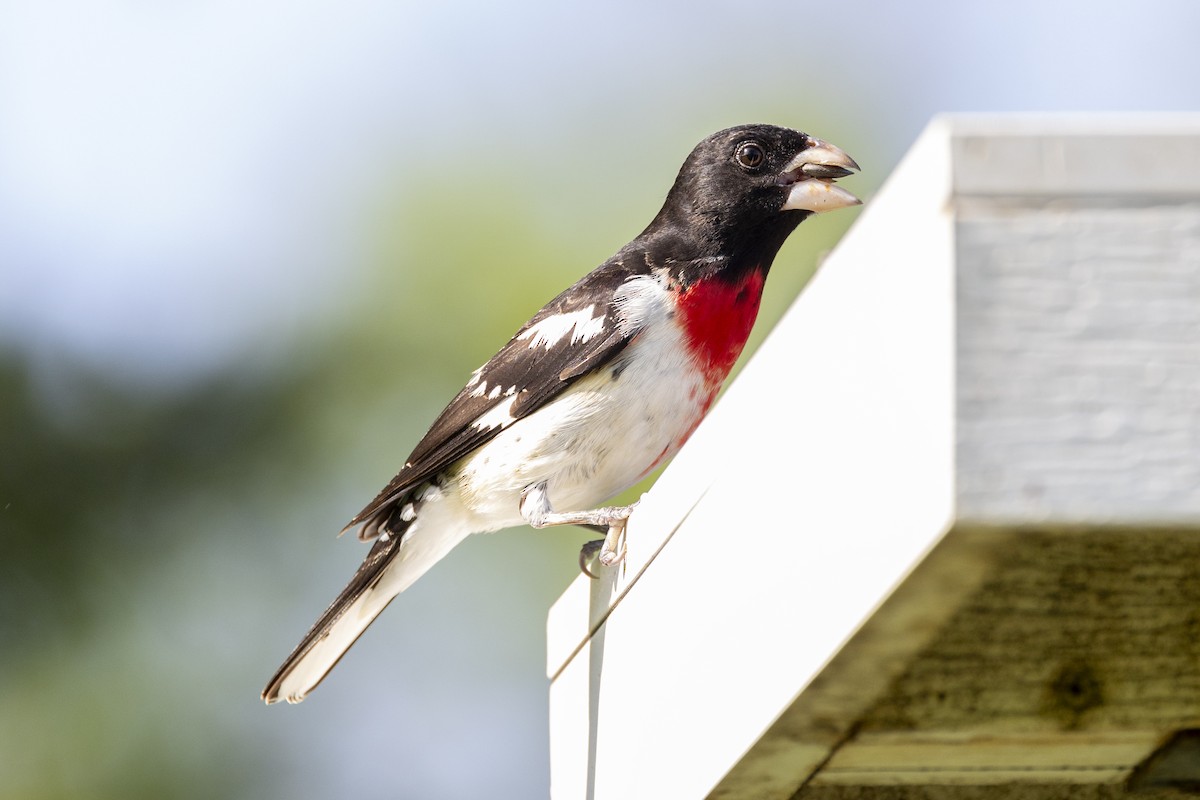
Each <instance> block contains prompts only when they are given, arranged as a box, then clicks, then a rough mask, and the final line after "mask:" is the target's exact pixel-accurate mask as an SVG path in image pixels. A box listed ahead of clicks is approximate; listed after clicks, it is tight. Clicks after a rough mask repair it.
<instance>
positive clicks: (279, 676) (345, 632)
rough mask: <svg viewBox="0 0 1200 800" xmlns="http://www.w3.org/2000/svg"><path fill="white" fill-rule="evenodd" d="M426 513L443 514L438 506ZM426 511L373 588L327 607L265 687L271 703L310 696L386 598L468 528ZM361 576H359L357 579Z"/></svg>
mask: <svg viewBox="0 0 1200 800" xmlns="http://www.w3.org/2000/svg"><path fill="white" fill-rule="evenodd" d="M438 505H442V504H440V503H439V504H438ZM435 508H436V506H434V507H429V506H427V507H426V509H425V511H426V512H429V511H434V509H435ZM438 510H443V509H438ZM446 510H448V509H446ZM428 516H431V517H442V515H441V514H438V513H436V512H435V513H433V514H429V515H428ZM425 517H426V515H425V514H422V519H419V520H417V521H415V522H414V523H413V525H412V526H411V527H410V528H409V529H408V530H407V531H406V532H405V534H404V536H403V538H402V540H401V542H400V545H399V550H398V552H396V553H394V554H393V555H391V556H390V557H389V558H387V559H386V560H383V561H381V562H380V567H381V570H380V573H379V574H378V576H372V580H371V583H370V588H367V589H366V590H365V591H363V592H362V593H361V594H359V595H358V596H357V597H352V598H351V597H348V598H346V605H345V606H344V607H337V602H336V601H335V605H334V607H331V608H330V609H329V611H327V612H326V617H327V618H328V619H329V621H328V622H327V623H326V624H325V627H324V629H323V630H314V631H312V632H310V634H309V636H307V637H305V639H306V640H308V641H311V644H308V645H307V646H305V644H304V643H302V644H301V646H300V647H299V648H297V649H296V651H295V652H294V653H292V655H291V656H289V658H288V660H287V661H285V662H284V664H283V666H282V667H280V668H279V671H278V672H277V673H276V674H275V677H274V678H272V679H271V682H270V683H269V684H267V688H266V689H265V690H264V691H263V699H264V700H266V701H267V702H268V703H274V702H276V701H278V700H286V701H287V702H289V703H299V702H300V701H301V700H303V699H304V698H305V697H306V696H308V693H309V692H311V691H312V690H313V689H314V688H315V687H316V685H317V684H319V683H320V682H321V680H322V679H323V678H324V677H325V676H326V675H327V674H329V671H330V670H331V669H333V668H334V666H335V665H336V664H337V662H338V661H339V660H340V659H341V657H342V656H343V655H345V653H346V651H347V650H349V649H350V646H351V645H353V644H354V643H355V642H356V641H357V640H358V637H359V636H361V635H362V634H363V631H365V630H366V629H367V626H369V625H370V624H371V623H372V622H373V621H374V620H375V618H376V617H378V616H379V615H380V613H382V611H383V610H384V609H385V608H387V605H388V603H390V602H392V600H393V599H395V597H396V595H398V594H400V593H401V592H403V591H404V590H405V589H407V588H408V587H409V586H411V585H412V584H413V583H414V582H415V581H416V580H417V579H418V578H420V577H421V576H422V575H424V574H425V573H426V571H428V570H429V568H430V567H432V566H433V565H434V564H436V563H437V562H438V561H441V560H442V558H444V557H445V555H446V554H447V553H449V552H450V551H451V550H452V549H453V548H454V546H455V545H457V544H458V543H459V542H461V541H462V540H463V539H465V538H466V537H467V536H468V534H469V531H467V530H464V527H463V526H462V525H457V524H452V521H451V520H447V519H446V518H444V517H442V518H441V519H437V520H436V521H434V520H428V519H426V518H425ZM422 523H425V524H422ZM430 523H432V524H430ZM439 523H440V524H439ZM446 523H451V524H446ZM377 547H378V545H377ZM373 552H374V551H373ZM371 558H372V556H368V557H367V561H364V568H366V565H367V564H368V563H369V562H370V561H371ZM362 569H363V568H360V573H361V572H362ZM358 578H359V576H356V580H357V579H358ZM352 585H353V584H352ZM318 624H320V623H318Z"/></svg>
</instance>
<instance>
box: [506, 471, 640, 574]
mask: <svg viewBox="0 0 1200 800" xmlns="http://www.w3.org/2000/svg"><path fill="white" fill-rule="evenodd" d="M640 502H641V501H640V500H638V501H635V502H633V503H630V504H629V505H627V506H605V507H604V508H593V509H591V510H589V511H568V512H559V511H555V510H554V509H553V507H552V506H551V505H550V498H549V497H547V495H546V484H545V483H536V484H534V485H532V486H529V487H527V488H526V489H525V491H524V492H523V493H522V496H521V516H523V517H524V518H525V521H526V522H528V523H529V524H530V525H532V526H533V527H535V528H548V527H551V526H553V525H584V526H586V527H589V528H591V527H595V528H607V529H608V533H607V534H606V535H605V537H604V538H603V539H600V540H597V542H588V543H587V544H585V545H584V546H583V549H582V550H580V551H579V567H580V569H581V570H583V572H584V573H585V574H586V575H588V576H590V577H592V578H595V577H596V576H595V575H594V574H593V573H592V572H591V571H590V570H588V569H587V567H586V566H585V565H586V564H587V562H588V561H590V560H591V559H592V558H593V557H594V556H595V555H596V554H597V553H599V560H600V563H601V564H603V565H604V566H606V567H611V566H613V565H614V564H619V563H621V560H622V559H624V558H625V526H626V525H627V524H628V521H629V515H630V514H632V513H633V510H634V508H636V507H637V504H638V503H640ZM593 548H594V549H593Z"/></svg>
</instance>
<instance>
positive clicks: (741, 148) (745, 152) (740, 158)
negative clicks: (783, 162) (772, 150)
mask: <svg viewBox="0 0 1200 800" xmlns="http://www.w3.org/2000/svg"><path fill="white" fill-rule="evenodd" d="M766 157H767V154H766V153H764V152H763V149H762V147H760V146H759V145H757V144H755V143H754V142H742V143H741V144H739V145H738V146H737V150H736V151H734V158H736V159H737V162H738V163H739V164H741V165H742V166H743V167H745V168H746V169H755V168H757V167H759V166H760V165H761V164H762V163H763V161H764V160H766Z"/></svg>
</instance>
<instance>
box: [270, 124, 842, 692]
mask: <svg viewBox="0 0 1200 800" xmlns="http://www.w3.org/2000/svg"><path fill="white" fill-rule="evenodd" d="M857 169H858V165H857V164H855V163H854V160H853V159H851V158H850V157H849V156H848V155H846V154H845V153H844V152H842V151H841V150H839V149H838V148H836V147H833V146H832V145H829V144H826V143H824V142H822V141H820V140H818V139H814V138H812V137H811V136H808V135H807V134H804V133H799V132H797V131H793V130H788V129H786V128H777V127H773V126H768V125H746V126H742V127H737V128H730V129H728V130H724V131H720V132H718V133H715V134H713V135H712V136H709V137H708V138H707V139H705V140H704V141H702V142H700V144H698V145H697V146H696V148H695V149H694V150H693V151H692V153H691V155H689V156H688V158H687V160H686V161H685V162H684V164H683V167H682V168H681V169H680V171H679V176H678V177H677V178H676V179H675V185H674V186H672V187H671V191H670V192H669V193H668V194H667V199H666V202H665V203H664V204H663V207H662V210H661V211H659V212H658V216H656V217H655V218H654V221H653V222H651V223H650V225H649V227H647V228H646V230H644V231H643V232H642V233H641V234H640V235H639V236H638V237H637V238H636V239H634V240H633V241H632V242H630V243H629V244H627V245H625V246H624V247H622V248H621V249H620V250H619V251H618V252H617V254H616V255H614V256H613V257H612V258H610V259H609V260H608V261H606V262H604V263H603V264H601V265H600V266H599V267H597V268H596V269H595V270H593V271H592V272H590V273H588V274H587V275H585V276H584V277H583V278H582V279H581V280H579V282H577V283H576V284H575V285H574V286H572V287H571V288H569V289H567V290H566V291H565V292H563V293H562V294H560V295H559V296H558V297H556V298H554V299H553V300H551V301H550V302H549V303H547V304H546V306H545V307H544V308H542V310H540V311H538V312H537V313H536V314H534V316H533V319H531V320H529V321H528V322H526V323H525V324H524V325H523V326H522V327H521V329H520V330H519V331H517V334H516V335H515V336H514V337H513V338H512V339H511V340H510V341H509V342H508V344H506V345H505V346H504V347H503V348H502V349H501V350H500V352H499V353H497V354H496V355H495V356H494V357H493V358H492V359H491V360H490V361H488V362H487V363H486V364H484V365H483V366H482V367H480V368H479V369H478V370H476V371H475V373H474V374H473V375H472V376H471V379H470V381H468V382H467V385H466V386H465V387H464V388H463V390H462V391H460V392H459V393H458V396H457V397H455V398H454V399H453V400H452V401H451V402H450V405H448V406H447V407H446V410H445V411H443V412H442V414H441V416H439V417H438V418H437V420H436V421H434V423H433V426H432V427H431V428H430V429H429V432H428V433H427V434H425V437H424V438H423V439H422V440H421V441H420V443H419V444H417V447H416V449H415V450H414V451H413V453H412V455H410V456H409V457H408V460H407V461H406V462H404V467H403V468H402V469H401V470H400V473H399V474H398V475H396V477H395V478H393V479H392V481H391V483H389V484H388V485H387V486H386V487H384V489H383V491H382V492H380V493H379V495H378V496H377V497H376V498H375V499H374V500H372V501H371V502H370V503H369V504H368V505H367V507H366V508H364V509H363V510H362V511H361V512H359V513H358V515H357V516H355V517H354V519H352V520H351V521H350V524H349V525H347V526H346V529H347V530H349V529H351V528H355V527H357V528H358V536H359V538H360V539H363V540H374V545H373V546H372V547H371V551H370V553H369V554H368V555H367V557H366V559H365V560H364V561H363V563H362V566H360V567H359V568H358V571H357V572H356V573H355V574H354V577H353V578H352V579H351V580H350V583H349V585H348V586H346V588H345V589H344V590H343V591H342V593H341V594H340V595H338V597H337V599H336V600H334V601H333V604H332V605H331V606H330V607H329V608H328V610H326V611H325V613H324V614H322V615H321V618H320V619H318V620H317V622H316V624H315V625H314V626H313V628H312V630H310V631H309V632H308V634H307V635H306V636H305V637H304V639H303V640H301V642H300V644H299V645H298V646H297V647H296V649H295V651H293V652H292V654H291V655H290V656H288V658H287V660H286V661H285V662H284V663H283V666H282V667H280V668H279V671H278V672H276V673H275V675H274V677H272V678H271V681H270V683H268V684H267V688H266V689H265V690H264V691H263V695H262V696H263V699H264V700H266V701H267V702H268V703H273V702H276V701H278V700H280V699H281V698H282V699H285V700H287V701H288V702H291V703H296V702H299V701H301V700H303V699H304V697H305V696H306V695H307V694H308V693H309V692H310V691H311V690H312V689H313V687H315V686H316V685H317V684H318V683H320V681H321V679H322V678H324V677H325V675H326V673H328V672H329V670H330V669H332V668H333V666H334V664H336V663H337V661H338V659H340V658H341V657H342V655H343V654H344V653H345V652H346V650H347V649H348V648H349V647H350V646H351V645H352V644H354V641H355V640H356V639H357V638H358V637H359V636H360V635H361V634H362V632H363V631H364V630H365V629H366V627H367V626H368V625H370V624H371V622H372V621H373V620H374V619H375V617H377V616H378V615H379V613H380V612H381V611H383V609H384V608H385V607H386V606H387V604H388V603H389V602H391V600H392V598H394V597H395V596H396V595H397V594H399V593H400V592H402V591H404V590H405V589H407V588H408V587H409V586H410V585H411V584H412V583H413V582H414V581H416V580H417V578H419V577H421V575H422V574H424V573H425V571H426V570H427V569H429V568H430V567H431V566H433V564H434V563H435V562H437V561H438V560H439V559H441V558H442V557H443V556H445V555H446V554H447V553H448V552H449V551H450V549H451V548H453V547H454V546H455V545H456V544H458V543H459V542H460V541H462V540H463V539H465V538H466V537H467V536H468V535H469V534H472V533H480V532H486V531H495V530H499V529H501V528H508V527H511V526H514V525H520V524H522V523H528V524H530V525H532V526H534V527H537V528H541V527H545V526H550V525H568V524H582V525H590V526H600V527H602V528H607V531H608V535H607V536H606V537H605V540H604V543H603V545H602V546H601V548H600V561H601V562H602V563H604V564H613V563H616V562H617V561H618V560H619V559H620V557H621V555H623V551H621V550H620V549H619V548H620V547H621V544H622V543H621V542H620V539H621V537H622V536H623V533H624V528H625V522H626V519H627V518H628V516H629V514H630V511H631V510H632V506H626V507H609V508H593V506H594V505H595V504H596V503H597V502H600V501H603V500H604V499H605V498H608V497H611V496H613V495H615V494H617V493H618V492H621V491H622V490H624V489H626V488H628V487H629V486H632V485H633V484H634V483H636V482H637V481H638V480H640V479H641V478H643V477H644V476H646V475H647V474H648V473H649V472H650V471H651V470H653V469H654V468H655V467H657V466H658V465H660V464H661V463H663V462H664V461H665V460H667V459H669V458H670V457H671V456H672V455H674V454H675V453H676V452H677V451H678V450H679V448H680V447H681V446H682V445H683V443H684V442H685V441H687V439H688V437H689V436H690V435H691V433H692V432H693V431H694V430H695V429H696V427H697V425H699V424H700V421H701V419H703V418H704V415H705V413H706V412H707V411H708V409H709V406H711V405H712V402H713V399H714V398H715V397H716V395H717V391H718V390H719V389H720V387H721V384H722V382H723V381H724V380H725V377H726V376H727V375H728V374H729V370H730V368H731V367H732V366H733V363H734V361H735V360H736V359H737V357H738V355H739V354H740V353H741V351H742V347H743V345H744V344H745V343H746V338H747V336H748V335H749V334H750V329H751V327H752V326H753V325H754V319H755V317H756V316H757V314H758V304H759V298H760V297H761V294H762V288H763V282H764V281H765V280H766V277H767V271H768V270H769V269H770V267H771V263H772V261H774V259H775V254H776V253H777V252H778V251H779V248H780V247H781V246H782V245H783V242H784V240H785V239H787V237H788V235H789V234H790V233H791V232H792V231H793V230H794V229H795V228H796V226H797V225H798V224H800V222H802V221H803V220H804V219H805V218H806V217H808V216H809V215H810V214H812V213H819V212H822V211H829V210H832V209H835V208H842V207H845V206H850V205H855V204H857V203H858V202H859V201H858V200H857V199H856V198H855V197H854V196H853V195H851V194H850V193H848V192H846V191H845V190H843V189H841V188H840V187H838V186H835V185H834V183H833V181H834V180H835V179H837V178H841V177H844V176H846V175H849V174H850V172H851V170H857ZM578 509H590V510H582V511H581V510H578Z"/></svg>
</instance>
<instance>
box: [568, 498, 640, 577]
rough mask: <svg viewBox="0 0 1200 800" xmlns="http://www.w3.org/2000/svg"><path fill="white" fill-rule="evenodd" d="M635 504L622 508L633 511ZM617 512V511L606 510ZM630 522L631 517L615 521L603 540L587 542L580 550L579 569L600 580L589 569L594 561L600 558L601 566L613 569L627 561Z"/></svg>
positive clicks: (621, 507) (622, 508) (621, 508)
mask: <svg viewBox="0 0 1200 800" xmlns="http://www.w3.org/2000/svg"><path fill="white" fill-rule="evenodd" d="M634 505H637V504H636V503H634V504H633V505H629V506H620V507H619V509H620V510H623V511H629V512H632V511H633V506H634ZM605 510H616V509H605ZM628 521H629V516H628V514H626V516H625V518H623V519H620V520H614V521H613V523H612V524H611V525H609V527H608V533H607V534H606V535H605V537H604V538H603V539H594V540H592V541H590V542H585V543H584V545H583V547H581V548H580V549H579V569H580V571H581V572H583V574H584V575H587V576H588V577H589V578H591V579H593V580H597V579H599V577H600V576H599V575H597V574H596V573H594V572H592V571H591V570H590V569H588V567H587V565H588V564H589V563H591V561H592V559H595V558H597V557H599V559H598V560H599V561H600V564H601V565H603V566H605V567H612V566H616V565H617V564H620V563H621V562H622V561H624V560H625V552H626V549H625V527H626V525H627V523H628Z"/></svg>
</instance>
